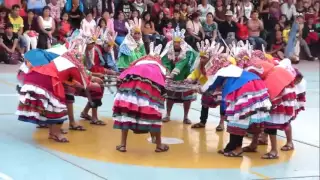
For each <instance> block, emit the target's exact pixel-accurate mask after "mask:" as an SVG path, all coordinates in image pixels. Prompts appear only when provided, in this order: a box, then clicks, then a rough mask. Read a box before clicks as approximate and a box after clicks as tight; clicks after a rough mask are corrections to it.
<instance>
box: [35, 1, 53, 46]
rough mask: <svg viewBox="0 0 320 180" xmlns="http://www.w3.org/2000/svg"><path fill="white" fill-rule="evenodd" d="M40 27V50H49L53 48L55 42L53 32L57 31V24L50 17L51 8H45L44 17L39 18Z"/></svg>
mask: <svg viewBox="0 0 320 180" xmlns="http://www.w3.org/2000/svg"><path fill="white" fill-rule="evenodd" d="M38 26H39V38H38V45H37V47H38V48H39V49H49V48H51V44H52V40H53V36H52V34H53V32H54V31H55V28H56V27H55V22H54V19H53V18H52V17H50V7H49V6H45V7H44V8H43V13H42V16H39V17H38Z"/></svg>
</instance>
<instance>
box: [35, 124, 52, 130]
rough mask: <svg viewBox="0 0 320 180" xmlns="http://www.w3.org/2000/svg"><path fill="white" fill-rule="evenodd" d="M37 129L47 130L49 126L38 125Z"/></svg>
mask: <svg viewBox="0 0 320 180" xmlns="http://www.w3.org/2000/svg"><path fill="white" fill-rule="evenodd" d="M37 128H38V129H48V128H49V125H47V124H39V125H38V126H37Z"/></svg>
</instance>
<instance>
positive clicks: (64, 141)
mask: <svg viewBox="0 0 320 180" xmlns="http://www.w3.org/2000/svg"><path fill="white" fill-rule="evenodd" d="M49 139H52V140H54V141H56V142H58V143H68V142H70V141H69V140H68V139H67V138H65V137H62V138H59V136H57V135H53V134H50V135H49Z"/></svg>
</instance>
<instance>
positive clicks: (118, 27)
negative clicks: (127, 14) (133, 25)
mask: <svg viewBox="0 0 320 180" xmlns="http://www.w3.org/2000/svg"><path fill="white" fill-rule="evenodd" d="M125 22H126V21H125V19H124V13H123V12H122V11H120V12H118V15H117V18H116V19H115V20H114V30H115V32H117V33H118V35H117V37H116V43H117V44H118V45H120V44H121V43H122V42H123V40H124V37H125V36H126V35H127V33H128V29H127V28H126V26H125Z"/></svg>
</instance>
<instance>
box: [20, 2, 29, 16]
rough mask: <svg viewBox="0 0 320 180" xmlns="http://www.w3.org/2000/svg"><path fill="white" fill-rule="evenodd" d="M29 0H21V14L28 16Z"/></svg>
mask: <svg viewBox="0 0 320 180" xmlns="http://www.w3.org/2000/svg"><path fill="white" fill-rule="evenodd" d="M27 11H28V9H27V0H21V8H20V12H19V16H21V17H26V16H27Z"/></svg>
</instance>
